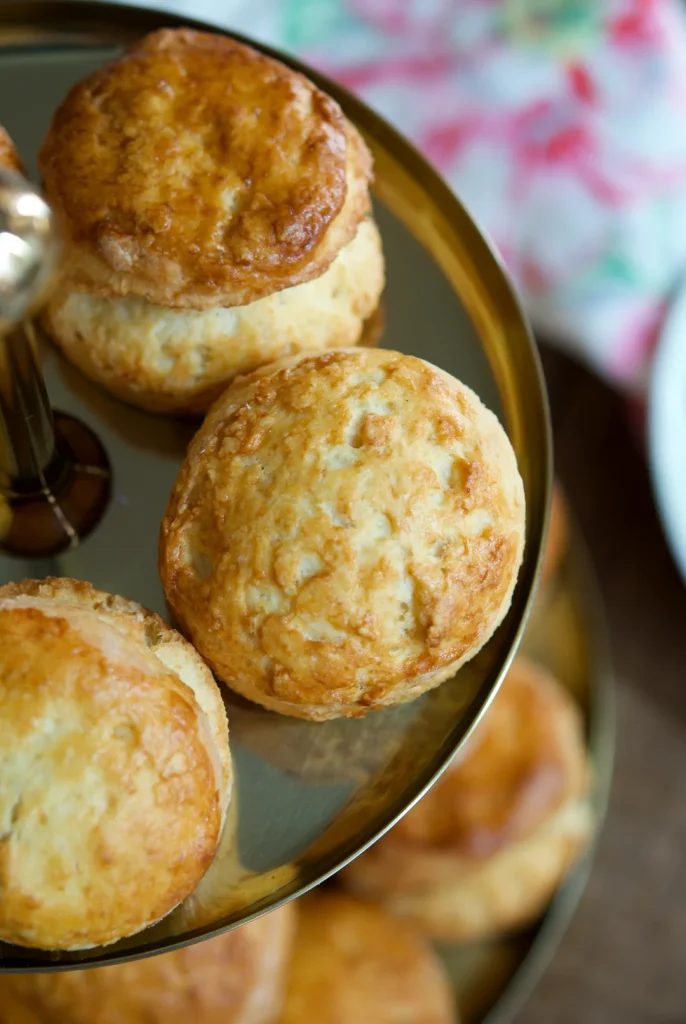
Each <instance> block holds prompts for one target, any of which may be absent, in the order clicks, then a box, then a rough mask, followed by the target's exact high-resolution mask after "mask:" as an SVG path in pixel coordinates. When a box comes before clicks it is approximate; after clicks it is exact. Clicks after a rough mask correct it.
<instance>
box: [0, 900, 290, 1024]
mask: <svg viewBox="0 0 686 1024" xmlns="http://www.w3.org/2000/svg"><path fill="white" fill-rule="evenodd" d="M295 917H296V908H295V906H294V905H293V904H289V905H288V906H285V907H282V908H281V909H280V910H275V911H273V912H272V913H271V914H265V915H264V916H263V917H261V918H259V919H258V920H257V921H252V922H250V923H249V924H245V925H242V926H241V927H240V928H235V929H234V930H233V931H231V932H228V933H227V934H225V935H221V936H219V937H218V938H216V939H210V940H209V941H207V942H199V943H196V944H194V945H192V946H186V947H185V948H183V949H179V950H175V951H174V952H172V953H164V954H162V955H161V956H155V957H148V958H146V959H144V960H136V961H134V962H132V963H126V964H121V965H117V966H115V967H101V968H96V969H94V970H88V971H66V972H60V973H53V974H38V975H35V974H34V975H23V976H21V975H20V976H12V975H5V976H3V977H1V978H0V1020H2V1021H3V1024H15V1016H14V1015H13V1014H12V1013H8V1015H7V1019H5V1016H3V1012H4V1011H5V1009H6V1006H7V1005H9V1006H10V1007H12V1005H13V1001H14V1002H16V1004H17V1005H18V1006H19V1007H21V1008H23V1009H25V1010H27V1011H29V1010H30V1011H33V1012H35V1013H36V1016H37V1018H38V1020H40V1021H41V1022H43V1021H45V1022H48V1021H54V1022H57V1021H60V1022H64V1024H66V1022H68V1024H277V1022H278V1020H279V1017H280V1014H281V1010H282V1007H283V1001H284V995H285V986H286V979H287V973H288V967H289V962H290V956H291V951H292V946H293V937H294V931H295ZM20 1020H21V1018H20V1017H18V1016H17V1018H16V1024H19V1022H20Z"/></svg>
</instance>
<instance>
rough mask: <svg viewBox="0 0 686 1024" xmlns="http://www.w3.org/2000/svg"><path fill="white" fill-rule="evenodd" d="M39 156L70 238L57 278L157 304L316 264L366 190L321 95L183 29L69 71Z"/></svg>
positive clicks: (364, 165) (301, 278)
mask: <svg viewBox="0 0 686 1024" xmlns="http://www.w3.org/2000/svg"><path fill="white" fill-rule="evenodd" d="M39 166H40V170H41V173H42V175H43V180H44V183H45V191H46V195H47V198H48V200H49V201H50V202H51V204H52V205H53V207H54V208H55V209H56V211H57V212H58V214H60V215H61V218H62V220H63V222H64V228H65V232H66V234H67V237H68V239H69V240H70V242H71V244H70V247H69V262H68V267H67V268H66V273H65V278H64V287H67V288H71V287H74V288H76V290H84V291H88V292H92V293H94V294H100V295H107V296H110V297H112V296H128V295H136V296H140V297H142V298H145V299H147V300H148V301H149V302H152V303H155V304H156V305H160V306H172V307H181V308H191V309H206V308H211V307H216V306H242V305H245V304H247V303H250V302H253V301H255V300H256V299H260V298H264V296H266V295H270V294H271V293H272V292H275V291H279V290H281V289H283V288H288V287H291V286H293V285H297V284H302V283H303V282H305V281H310V280H312V279H313V278H315V277H319V276H320V275H321V274H322V273H323V272H324V271H325V270H326V269H327V267H328V266H329V265H330V263H331V262H332V261H333V259H334V257H335V256H336V254H337V253H338V252H339V251H340V250H341V249H342V248H343V246H345V245H347V244H348V242H350V241H351V240H352V238H353V237H354V235H355V232H356V230H357V226H358V224H359V223H360V221H361V220H362V218H363V216H364V214H365V213H366V211H367V209H368V204H369V198H368V181H369V178H370V175H371V159H370V156H369V153H368V151H367V148H366V146H365V145H364V143H363V142H362V139H361V138H360V136H359V134H358V132H357V131H356V129H355V128H353V126H352V125H351V124H350V123H349V122H348V121H346V119H345V117H344V116H343V114H342V112H341V110H340V108H339V107H338V105H337V104H336V103H335V102H334V101H333V100H332V99H330V98H329V97H328V96H326V95H324V93H322V92H321V91H320V90H319V89H317V88H316V87H315V86H314V85H313V84H312V83H311V82H309V81H308V80H307V79H306V78H304V77H303V76H302V75H299V74H297V73H295V72H293V71H291V70H289V69H288V68H287V67H285V66H284V65H283V64H280V63H279V62H277V61H274V60H272V59H270V58H268V57H265V56H262V54H259V53H257V52H256V51H255V50H252V49H251V48H250V47H247V46H244V45H242V44H241V43H237V42H234V41H233V40H231V39H227V38H226V37H224V36H220V35H211V34H209V33H203V32H194V31H191V30H190V29H177V30H170V29H164V30H162V31H159V32H154V33H152V34H151V35H149V36H146V37H145V38H144V39H143V40H141V41H140V42H139V43H138V44H136V45H135V46H133V47H132V48H131V49H130V50H129V51H128V52H127V53H126V54H124V56H122V57H120V58H118V59H117V60H115V61H113V62H111V63H109V64H107V65H105V66H104V67H103V68H100V69H98V70H97V71H95V72H94V73H93V74H91V75H90V76H89V77H88V78H86V79H85V80H84V81H82V82H80V83H79V84H78V85H76V86H75V87H74V88H73V89H72V90H71V92H70V93H69V95H68V96H67V98H66V99H65V101H64V102H63V104H62V106H61V107H60V108H59V110H58V111H57V113H56V115H55V117H54V120H53V123H52V126H51V128H50V131H49V133H48V136H47V138H46V140H45V142H44V144H43V147H42V149H41V153H40V158H39Z"/></svg>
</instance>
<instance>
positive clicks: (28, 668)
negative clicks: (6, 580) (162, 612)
mask: <svg viewBox="0 0 686 1024" xmlns="http://www.w3.org/2000/svg"><path fill="white" fill-rule="evenodd" d="M0 778H1V779H2V786H1V787H0V891H1V892H2V899H0V938H1V939H4V940H5V941H8V942H12V943H15V944H17V945H22V946H34V947H40V948H44V949H79V948H86V947H89V946H96V945H102V944H105V943H109V942H113V941H115V940H116V939H119V938H123V937H124V936H127V935H132V934H134V933H135V932H137V931H140V930H141V929H143V928H145V927H147V926H148V925H149V924H152V923H153V922H154V921H157V920H159V919H160V918H162V917H164V916H165V915H166V914H167V913H169V912H170V911H171V910H172V909H173V908H174V907H175V906H177V905H178V904H179V903H180V902H181V901H182V900H183V899H184V898H185V897H186V896H187V895H188V894H189V893H190V892H192V891H193V889H194V888H195V886H196V885H197V883H198V882H199V881H200V879H201V878H202V876H203V875H204V873H205V871H206V870H207V868H208V867H209V865H210V863H211V861H212V858H213V856H214V852H215V849H216V847H217V843H218V841H219V837H220V833H221V828H222V823H223V820H224V816H225V813H226V808H227V805H228V801H229V794H230V785H231V764H230V756H229V747H228V731H227V724H226V716H225V712H224V707H223V704H222V701H221V696H220V694H219V692H218V689H217V686H216V684H215V682H214V680H213V678H212V675H211V673H210V671H209V670H208V668H207V666H206V665H205V664H204V662H203V661H202V659H201V658H200V657H199V655H198V654H197V653H196V652H195V651H194V650H193V648H192V647H191V646H190V644H188V643H187V642H186V641H184V640H183V638H182V637H180V636H179V634H178V633H176V632H175V631H174V630H172V629H170V628H169V627H168V626H166V625H165V623H163V622H162V620H161V619H159V618H158V617H157V616H156V615H153V614H152V613H149V612H146V611H144V610H143V609H142V608H140V606H139V605H137V604H135V603H134V602H131V601H126V600H124V599H122V598H118V597H114V596H111V595H108V594H104V593H102V592H101V591H97V590H94V589H93V588H92V587H91V586H90V585H89V584H87V583H81V582H79V581H76V580H69V579H47V580H44V581H41V582H38V581H26V582H25V583H19V584H8V585H7V586H5V587H2V588H0Z"/></svg>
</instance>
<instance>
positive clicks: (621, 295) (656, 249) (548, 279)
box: [148, 0, 686, 393]
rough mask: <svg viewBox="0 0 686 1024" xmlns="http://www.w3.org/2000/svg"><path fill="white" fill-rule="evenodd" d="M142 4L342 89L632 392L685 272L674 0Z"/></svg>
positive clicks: (525, 288)
mask: <svg viewBox="0 0 686 1024" xmlns="http://www.w3.org/2000/svg"><path fill="white" fill-rule="evenodd" d="M149 2H150V0H148V3H149ZM153 3H154V4H155V6H158V7H161V8H167V9H172V10H176V11H181V12H184V13H188V14H189V15H191V14H192V15H193V16H195V17H204V18H207V19H210V20H213V21H215V22H216V23H218V24H222V25H224V26H228V27H233V28H235V29H236V30H238V31H241V32H245V33H246V34H248V35H252V36H254V37H255V38H258V39H262V40H264V41H266V42H269V43H271V44H272V45H275V46H278V47H281V48H282V49H284V50H287V51H290V52H293V53H296V54H298V55H299V56H300V57H302V58H303V59H304V60H305V61H307V62H309V63H311V64H312V65H314V66H317V67H319V68H321V69H323V70H324V71H325V72H327V73H328V74H330V75H332V76H333V77H335V78H337V79H338V80H340V81H341V82H343V84H344V85H346V86H348V87H349V88H351V89H352V90H354V91H355V92H357V93H359V94H360V95H361V96H362V97H363V98H364V99H365V100H366V101H367V102H368V103H370V104H371V105H372V106H373V107H375V108H376V109H377V110H379V111H380V112H381V113H382V114H384V115H385V116H386V117H387V118H388V119H389V120H390V121H392V122H393V123H394V124H395V125H397V127H398V128H400V130H401V131H403V132H404V133H406V134H407V135H409V136H410V137H411V138H412V139H413V140H414V141H415V142H416V143H417V144H418V146H419V147H420V148H421V149H422V150H423V152H424V153H425V154H426V156H427V157H428V158H429V159H430V160H432V161H433V162H434V164H436V166H437V167H438V168H439V169H440V170H441V171H442V173H443V174H444V176H445V177H446V178H447V180H448V181H449V182H450V183H451V184H452V186H453V188H454V189H455V191H456V192H457V193H458V194H459V196H460V197H461V198H462V199H463V200H464V202H465V203H466V205H467V206H468V207H469V209H470V210H471V211H472V213H473V214H474V216H475V217H476V218H477V220H478V221H479V222H480V224H481V226H482V227H483V228H484V229H485V231H486V232H487V233H488V234H489V236H490V237H491V239H492V240H493V242H494V243H495V244H496V246H497V247H498V249H499V250H500V252H501V254H502V255H503V257H504V259H505V261H506V263H507V265H508V267H509V269H510V271H511V273H512V275H513V277H514V279H515V282H516V283H517V285H518V287H519V288H520V290H521V292H522V294H523V297H524V301H525V304H526V306H527V308H528V311H529V314H530V316H531V318H532V320H533V322H534V324H535V326H537V327H538V328H539V329H540V330H541V331H543V332H545V333H546V335H547V336H549V337H551V338H553V339H556V340H557V341H559V342H560V343H561V344H566V345H567V346H569V347H570V348H571V349H572V350H573V351H575V352H577V353H578V354H580V355H582V356H583V357H585V358H586V359H587V361H588V362H590V363H591V364H592V365H593V366H595V367H596V368H597V369H598V370H599V371H601V372H602V373H603V374H604V375H605V376H606V377H608V378H609V379H611V380H613V381H614V382H616V383H617V384H619V385H621V386H625V387H626V388H628V389H630V390H632V391H634V392H636V393H640V391H641V389H642V387H643V384H644V382H645V379H646V370H647V367H648V365H649V361H650V354H651V352H652V348H653V346H654V343H655V340H656V336H657V333H658V330H659V326H660V324H661V321H662V318H663V315H664V311H665V308H666V306H667V304H668V302H669V300H670V297H671V294H672V292H673V289H674V288H675V286H677V285H678V284H679V282H680V278H681V276H682V273H684V271H686V15H685V14H684V13H683V12H682V9H681V6H680V0H177V2H174V0H159V2H156V3H155V0H153Z"/></svg>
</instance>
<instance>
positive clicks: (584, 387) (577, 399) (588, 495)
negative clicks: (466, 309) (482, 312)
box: [518, 349, 686, 1024]
mask: <svg viewBox="0 0 686 1024" xmlns="http://www.w3.org/2000/svg"><path fill="white" fill-rule="evenodd" d="M543 355H544V365H545V369H546V375H547V377H548V383H549V388H550V396H551V404H552V412H553V428H554V433H555V447H556V468H557V472H558V475H559V477H560V479H561V480H562V482H563V484H564V486H565V489H566V491H567V495H568V497H569V500H570V505H571V506H572V509H573V511H574V513H575V516H576V519H577V522H578V524H579V526H580V528H581V530H582V532H583V534H584V536H585V538H586V540H587V542H588V544H589V546H590V549H591V554H592V558H593V561H594V564H595V569H596V573H597V576H598V579H599V582H600V586H601V591H602V595H603V598H604V601H605V607H606V616H607V620H608V623H609V627H610V640H611V644H612V656H613V660H614V665H615V669H616V675H617V683H618V693H617V712H618V722H617V754H616V763H615V775H614V782H613V788H612V795H611V800H610V810H609V815H608V818H607V822H606V825H605V828H604V832H603V835H602V837H601V841H600V846H599V849H598V854H597V859H596V861H595V864H594V867H593V870H592V873H591V878H590V882H589V885H588V888H587V890H586V893H585V895H584V897H583V899H582V902H581V905H580V907H579V909H578V911H577V914H576V916H575V918H574V920H573V922H572V925H571V927H570V929H569V931H568V933H567V935H566V937H565V938H564V940H563V942H562V944H561V946H560V948H559V950H558V952H557V953H556V955H555V957H554V959H553V961H552V963H551V965H550V966H549V968H548V970H547V972H546V974H545V975H544V977H543V979H542V981H541V982H540V983H539V984H538V986H537V988H536V989H535V991H534V993H533V995H532V996H531V997H530V999H529V1000H528V1002H527V1003H526V1005H525V1006H524V1008H523V1009H522V1011H521V1012H520V1014H519V1017H518V1022H520V1024H524V1022H526V1024H686V969H685V968H686V586H684V584H683V583H682V582H681V579H680V577H679V575H678V574H677V571H676V569H675V567H674V565H673V563H672V561H671V558H670V555H669V552H668V549H667V547H666V544H665V541H664V539H663V537H662V533H661V529H660V524H659V521H658V518H657V514H656V512H655V508H654V504H653V498H652V493H651V487H650V478H649V473H648V470H647V466H646V461H645V454H644V450H643V444H642V440H641V434H640V430H637V429H636V428H635V426H634V425H633V424H632V423H631V421H630V417H629V416H628V415H627V410H626V405H625V403H624V401H623V400H622V399H621V398H620V397H619V396H618V395H616V394H615V393H614V392H612V391H611V390H610V389H609V388H607V387H606V386H605V385H603V384H602V383H601V382H600V381H599V380H598V379H596V378H595V377H593V376H592V375H591V374H589V373H587V372H586V371H585V370H583V369H581V368H580V367H578V366H577V365H576V364H573V363H572V362H571V361H568V360H567V359H565V358H564V357H562V356H559V355H556V354H553V353H552V352H551V351H550V350H547V349H546V350H544V352H543ZM684 400H685V401H686V381H685V382H684ZM684 444H685V445H686V438H684Z"/></svg>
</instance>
